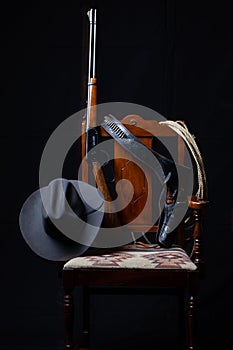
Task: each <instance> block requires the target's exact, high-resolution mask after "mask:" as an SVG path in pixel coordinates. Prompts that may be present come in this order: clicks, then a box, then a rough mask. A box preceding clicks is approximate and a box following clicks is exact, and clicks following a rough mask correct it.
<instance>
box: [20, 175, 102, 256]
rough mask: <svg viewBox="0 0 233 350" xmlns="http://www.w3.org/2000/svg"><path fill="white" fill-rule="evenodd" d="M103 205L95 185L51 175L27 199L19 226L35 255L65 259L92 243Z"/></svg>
mask: <svg viewBox="0 0 233 350" xmlns="http://www.w3.org/2000/svg"><path fill="white" fill-rule="evenodd" d="M103 208H104V199H103V195H102V193H101V192H100V191H99V190H97V189H96V188H95V187H93V186H91V185H89V184H87V183H85V182H82V181H78V180H67V179H63V178H59V179H54V180H52V181H51V182H50V183H49V184H48V186H45V187H42V188H40V189H38V190H37V191H35V192H33V193H32V194H31V195H30V196H29V197H28V198H27V199H26V201H25V202H24V204H23V206H22V209H21V211H20V215H19V226H20V230H21V233H22V236H23V238H24V240H25V241H26V243H27V244H28V245H29V246H30V248H31V249H32V250H33V251H34V252H35V253H36V254H37V255H39V256H40V257H42V258H44V259H47V260H53V261H66V260H69V259H71V258H73V257H75V256H79V255H82V254H83V253H84V252H85V251H86V250H87V249H88V248H89V247H90V246H91V244H92V243H93V241H94V239H95V238H96V235H97V234H98V231H99V228H100V226H101V223H102V220H103V215H104V209H103Z"/></svg>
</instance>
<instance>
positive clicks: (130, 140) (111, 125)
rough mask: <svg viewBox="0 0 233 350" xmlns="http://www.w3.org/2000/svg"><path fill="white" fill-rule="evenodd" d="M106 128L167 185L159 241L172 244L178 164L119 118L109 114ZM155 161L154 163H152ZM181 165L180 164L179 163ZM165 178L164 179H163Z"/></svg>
mask: <svg viewBox="0 0 233 350" xmlns="http://www.w3.org/2000/svg"><path fill="white" fill-rule="evenodd" d="M101 126H102V127H103V128H104V130H105V131H106V132H107V133H108V134H109V135H111V136H112V137H113V138H114V140H115V141H116V142H118V143H119V144H120V145H121V146H122V147H123V148H124V149H125V150H126V151H128V152H130V153H131V154H132V155H133V157H134V158H135V159H137V160H138V161H139V162H140V163H141V164H143V165H145V166H146V167H147V168H150V170H152V172H153V173H154V174H155V175H156V176H157V177H158V178H160V181H162V183H163V184H166V186H167V195H166V198H167V201H166V203H165V208H164V215H163V220H162V222H161V223H160V225H159V228H158V233H157V241H158V243H159V244H160V245H161V246H163V247H168V246H171V245H172V243H173V240H174V233H173V232H170V230H169V226H172V225H169V221H170V218H171V217H172V214H173V210H174V206H175V203H176V198H177V191H178V175H177V170H176V166H177V165H176V164H175V162H174V161H173V160H170V159H168V158H167V157H164V156H163V155H161V154H160V153H158V152H156V151H154V150H152V149H151V148H149V147H147V146H146V145H144V144H143V143H142V142H140V141H139V139H138V138H137V137H135V136H134V135H133V134H132V133H131V132H130V131H129V130H128V129H127V128H126V127H125V126H124V125H123V124H122V123H121V122H120V121H119V120H118V119H117V118H115V117H114V116H112V115H110V114H109V115H107V116H105V117H104V120H103V122H102V124H101ZM148 150H149V152H148ZM151 153H152V154H153V155H154V156H155V157H156V158H157V160H158V162H159V164H160V165H161V166H159V165H158V164H157V165H156V164H155V162H151V159H150V154H151ZM152 163H153V164H152ZM178 166H179V165H178ZM162 179H163V180H162Z"/></svg>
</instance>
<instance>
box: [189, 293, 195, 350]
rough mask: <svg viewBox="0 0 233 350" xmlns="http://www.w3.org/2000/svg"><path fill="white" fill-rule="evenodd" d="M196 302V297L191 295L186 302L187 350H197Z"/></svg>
mask: <svg viewBox="0 0 233 350" xmlns="http://www.w3.org/2000/svg"><path fill="white" fill-rule="evenodd" d="M196 323H197V302H196V295H195V294H192V295H190V296H189V300H188V350H197V344H196V333H197V324H196Z"/></svg>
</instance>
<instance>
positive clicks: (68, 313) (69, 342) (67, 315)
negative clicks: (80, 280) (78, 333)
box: [64, 290, 74, 349]
mask: <svg viewBox="0 0 233 350" xmlns="http://www.w3.org/2000/svg"><path fill="white" fill-rule="evenodd" d="M64 321H65V341H66V349H72V346H73V321H74V301H73V295H72V290H65V294H64Z"/></svg>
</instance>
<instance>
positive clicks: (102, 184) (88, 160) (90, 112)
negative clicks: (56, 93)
mask: <svg viewBox="0 0 233 350" xmlns="http://www.w3.org/2000/svg"><path fill="white" fill-rule="evenodd" d="M93 11H94V13H93ZM88 16H89V20H90V38H89V40H90V43H89V50H90V51H89V73H88V98H87V109H86V110H87V112H86V120H85V121H84V122H83V123H82V158H83V159H85V162H83V166H82V178H83V181H86V182H88V180H89V176H88V171H89V169H90V168H91V171H92V173H93V175H94V178H95V182H96V186H97V188H98V189H99V190H100V191H101V192H102V193H103V196H104V199H105V214H104V218H103V222H102V226H103V227H117V226H120V221H119V218H118V215H117V213H116V212H115V210H114V208H113V205H112V197H111V194H110V191H109V188H108V185H107V183H106V180H105V177H104V173H103V170H102V168H101V165H100V163H99V162H98V160H97V159H96V158H95V157H88V152H89V151H91V148H92V147H94V146H96V143H97V142H98V141H97V138H96V137H94V140H88V136H89V132H90V130H91V129H93V128H95V127H96V124H97V123H96V105H97V79H96V77H95V57H93V54H92V53H93V51H94V53H95V40H96V38H95V33H96V10H90V11H89V12H88ZM93 16H94V20H93ZM93 24H94V34H93V33H92V30H93ZM93 36H94V39H93ZM92 39H93V40H94V43H92ZM91 68H92V77H91ZM93 135H94V134H93ZM90 141H91V142H90ZM110 211H111V212H110Z"/></svg>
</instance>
